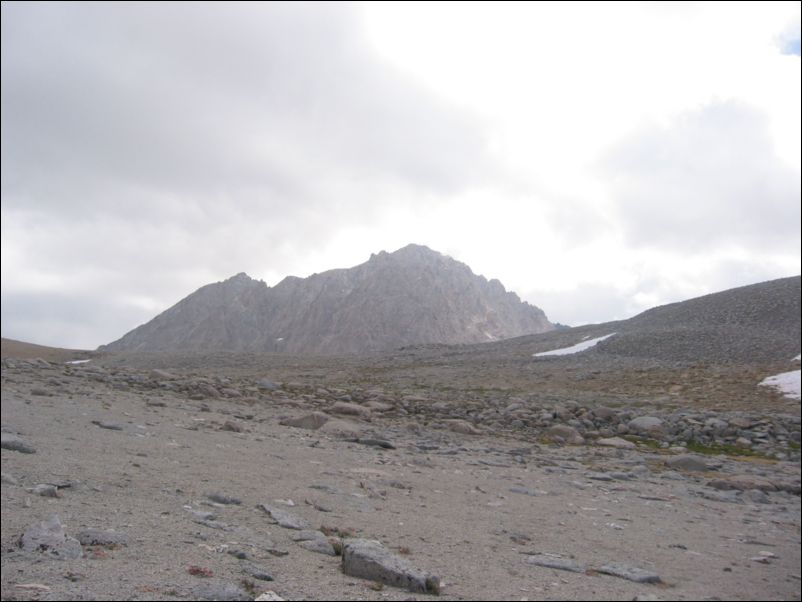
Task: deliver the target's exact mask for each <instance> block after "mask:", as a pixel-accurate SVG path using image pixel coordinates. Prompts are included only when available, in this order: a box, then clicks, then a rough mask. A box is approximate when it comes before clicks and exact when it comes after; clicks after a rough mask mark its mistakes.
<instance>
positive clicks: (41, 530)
mask: <svg viewBox="0 0 802 602" xmlns="http://www.w3.org/2000/svg"><path fill="white" fill-rule="evenodd" d="M19 546H20V548H22V549H23V550H25V551H26V552H40V553H42V554H46V555H47V556H49V557H51V558H57V559H59V560H65V559H68V558H69V559H71V558H81V557H82V556H83V555H84V551H83V549H82V548H81V544H80V542H79V541H78V540H77V539H75V538H73V537H68V536H67V534H66V533H65V532H64V525H62V524H61V520H60V519H59V517H58V516H57V515H55V514H53V515H52V516H49V517H48V518H47V519H45V520H43V521H42V522H39V523H34V524H32V525H31V526H29V527H28V528H27V529H26V530H25V533H23V534H22V537H21V538H20V540H19Z"/></svg>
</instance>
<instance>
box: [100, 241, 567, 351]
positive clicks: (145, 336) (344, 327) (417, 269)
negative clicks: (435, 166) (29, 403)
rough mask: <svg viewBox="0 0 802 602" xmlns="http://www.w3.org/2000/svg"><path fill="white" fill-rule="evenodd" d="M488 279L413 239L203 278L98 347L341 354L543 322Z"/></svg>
mask: <svg viewBox="0 0 802 602" xmlns="http://www.w3.org/2000/svg"><path fill="white" fill-rule="evenodd" d="M553 329H554V326H553V325H552V324H551V323H550V322H549V321H548V319H547V318H546V315H545V314H544V313H543V311H542V310H541V309H539V308H537V307H534V306H532V305H529V304H528V303H525V302H522V301H521V300H520V299H519V298H518V296H517V295H516V294H515V293H512V292H507V291H506V290H505V289H504V287H503V286H502V284H501V283H500V282H499V281H498V280H490V281H488V280H487V279H485V278H484V277H482V276H477V275H475V274H474V273H473V272H472V271H471V269H470V268H469V267H468V266H466V265H465V264H463V263H460V262H458V261H455V260H453V259H451V258H450V257H446V256H445V255H441V254H440V253H437V252H436V251H432V250H431V249H429V248H427V247H423V246H419V245H409V246H407V247H404V248H403V249H400V250H398V251H396V252H394V253H386V252H381V253H379V254H376V255H373V256H371V258H370V260H369V261H367V262H366V263H363V264H361V265H358V266H356V267H353V268H350V269H339V270H330V271H328V272H324V273H322V274H314V275H312V276H310V277H308V278H303V279H302V278H296V277H288V278H285V279H284V280H282V281H281V282H280V283H279V284H277V285H276V286H274V287H272V288H271V287H268V286H267V285H266V284H265V283H264V282H261V281H257V280H253V279H251V278H250V277H248V276H247V275H246V274H244V273H241V274H237V275H236V276H234V277H232V278H229V279H228V280H226V281H224V282H218V283H215V284H209V285H207V286H204V287H202V288H201V289H199V290H198V291H196V292H195V293H193V294H191V295H190V296H188V297H186V298H185V299H184V300H182V301H180V302H179V303H178V304H176V305H174V306H173V307H171V308H170V309H168V310H167V311H165V312H164V313H162V314H160V315H159V316H157V317H156V318H154V319H153V320H151V321H150V322H148V323H147V324H144V325H142V326H140V327H138V328H136V329H134V330H132V331H131V332H129V333H128V334H126V335H125V336H124V337H122V338H121V339H119V340H117V341H115V342H113V343H110V344H109V345H106V346H104V347H101V349H102V350H104V351H208V350H221V351H222V350H230V351H280V352H291V353H349V352H369V351H381V350H387V349H393V348H397V347H401V346H405V345H420V344H430V343H445V344H460V343H480V342H487V341H495V340H500V339H506V338H510V337H515V336H521V335H525V334H537V333H541V332H546V331H550V330H553Z"/></svg>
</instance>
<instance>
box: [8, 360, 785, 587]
mask: <svg viewBox="0 0 802 602" xmlns="http://www.w3.org/2000/svg"><path fill="white" fill-rule="evenodd" d="M43 390H44V392H45V393H46V394H42V391H43ZM154 402H155V404H157V405H154ZM161 404H164V405H161ZM310 409H311V408H310V407H307V405H306V404H305V400H304V398H303V396H300V397H298V398H295V399H292V400H290V401H287V402H283V403H278V402H271V401H268V400H265V399H263V398H262V399H217V400H205V401H203V402H200V401H192V400H189V399H187V398H185V397H181V396H179V395H176V394H173V393H171V392H169V391H153V392H152V393H145V392H138V391H132V390H117V389H115V388H113V387H110V386H109V385H108V384H107V383H105V382H100V381H95V380H92V379H88V378H78V377H75V376H71V375H70V374H67V373H64V371H63V369H61V368H60V367H57V368H54V369H47V368H42V369H26V370H24V371H17V370H11V369H4V370H3V387H2V425H3V429H4V431H5V432H12V433H16V434H18V435H19V436H20V437H22V438H23V439H24V440H25V441H27V442H28V443H30V445H32V446H33V447H34V448H35V449H36V453H33V454H23V453H19V452H17V451H12V450H8V449H3V450H2V472H3V474H4V479H3V485H2V598H3V599H4V600H13V599H17V600H32V599H39V600H62V599H74V600H105V599H123V600H155V599H175V600H179V599H184V600H185V599H198V598H203V597H207V598H214V597H219V596H220V594H219V593H218V594H216V593H215V591H218V592H219V591H221V590H220V589H219V586H222V585H223V584H233V585H234V586H237V587H240V588H242V589H244V590H249V591H250V592H251V594H252V595H258V594H260V593H262V592H264V591H267V590H272V591H274V592H276V593H277V594H278V595H279V596H281V597H283V598H285V599H288V600H300V599H317V600H329V599H342V600H410V599H427V598H432V596H429V595H424V594H412V593H410V592H407V591H404V590H400V589H397V588H394V587H389V586H384V587H381V586H378V585H376V584H374V583H373V582H370V581H366V580H363V579H359V578H355V577H352V576H348V575H345V574H343V572H342V571H341V568H340V558H339V557H330V556H325V555H322V554H318V553H314V552H311V551H309V550H306V549H304V548H302V547H301V546H300V545H299V544H298V543H296V542H294V541H293V540H292V536H293V535H294V534H295V533H296V532H295V531H293V530H289V529H284V528H281V527H280V526H278V525H277V524H273V523H272V522H271V520H270V519H269V517H268V516H267V514H266V513H265V512H264V511H262V510H261V509H259V508H257V505H258V504H262V503H266V504H271V505H274V506H279V507H282V508H285V509H286V510H287V511H289V512H291V513H293V514H295V515H297V516H299V517H302V518H304V519H306V520H307V521H308V522H309V523H310V524H311V526H312V527H313V528H320V527H322V526H325V527H328V528H330V529H334V530H338V531H339V532H341V533H352V534H354V535H356V536H359V537H365V538H370V539H377V540H380V541H381V542H382V543H383V544H384V545H385V546H386V547H387V548H388V549H390V550H393V551H395V552H398V553H399V554H401V555H402V556H403V557H404V558H406V559H407V560H408V561H409V562H411V563H412V564H414V565H415V566H417V567H419V568H421V569H423V570H425V571H427V572H430V573H432V574H435V575H437V576H439V577H440V579H441V581H442V591H441V596H440V597H441V598H443V599H447V600H482V599H493V600H632V599H647V600H648V599H654V600H717V599H722V600H799V599H800V498H799V496H798V495H794V494H792V493H786V492H782V491H780V492H770V493H769V494H767V496H766V498H765V499H762V500H760V503H758V502H754V503H753V501H752V498H744V499H739V500H738V502H737V503H734V502H732V501H719V500H718V499H716V494H718V493H720V492H717V491H715V490H713V489H712V488H711V487H709V485H708V482H709V481H710V479H712V478H720V477H722V476H728V475H740V474H750V475H762V476H764V477H767V478H772V479H776V480H786V481H788V480H791V481H792V480H794V479H796V480H798V479H799V463H798V462H796V463H794V462H774V463H768V462H756V461H751V462H747V461H743V460H741V461H739V460H736V459H733V458H724V457H718V458H716V459H715V462H716V470H714V471H710V472H706V473H684V472H682V471H668V470H666V469H665V467H664V466H663V465H662V459H663V456H662V455H659V454H657V453H655V452H654V451H653V450H649V449H647V448H638V449H637V450H618V449H612V448H605V447H599V446H596V445H583V446H565V447H556V446H550V445H544V444H542V443H537V442H534V441H532V442H525V441H524V442H522V441H520V440H513V439H505V438H501V437H487V436H483V435H463V434H459V433H454V432H450V431H448V430H445V429H443V428H440V427H439V426H438V425H435V424H429V425H423V424H421V423H420V422H418V421H416V420H415V418H414V417H396V418H392V419H383V418H379V417H374V419H373V421H372V422H370V423H355V424H357V428H359V429H361V435H362V436H363V437H366V436H372V437H381V438H383V439H385V440H387V441H389V442H391V443H392V444H393V445H394V446H395V449H381V448H377V447H373V446H368V445H362V444H359V443H355V442H349V441H345V440H342V439H341V438H338V437H337V436H336V435H334V434H328V433H322V432H320V431H312V430H305V429H299V428H294V427H288V426H282V425H281V424H279V422H280V420H281V419H282V418H285V417H288V416H301V415H303V414H305V413H308V411H309V410H310ZM93 421H95V422H93ZM102 421H107V422H111V423H116V424H118V425H119V426H121V427H122V430H110V429H107V428H101V427H100V426H98V424H96V422H102ZM227 422H228V423H230V424H234V425H236V427H237V428H241V429H242V431H241V432H236V431H235V430H226V426H225V425H226V423H227ZM612 473H625V474H627V475H629V476H628V477H627V478H626V479H622V480H619V479H611V480H597V479H596V478H594V477H595V476H598V475H599V474H612ZM7 477H9V478H8V479H7ZM7 480H9V481H13V482H16V484H12V483H11V482H6V481H7ZM44 483H51V484H56V485H58V486H59V489H58V497H55V498H54V497H43V496H40V495H37V494H36V493H34V492H33V491H32V490H31V488H33V487H34V486H36V485H37V484H44ZM210 493H223V494H226V495H228V496H232V497H235V498H238V499H240V500H241V502H242V503H241V504H240V505H215V504H214V503H212V502H210V500H209V499H208V497H207V495H208V494H210ZM755 499H757V498H755ZM290 503H291V504H293V505H290ZM189 509H195V510H201V511H210V512H214V513H215V514H216V515H217V518H216V520H217V521H218V522H219V523H224V524H225V525H227V526H228V527H229V528H230V529H231V530H229V531H224V530H220V529H215V528H210V527H209V526H205V525H202V524H199V523H197V522H195V521H194V516H193V515H192V514H191V513H190V511H189ZM53 514H57V515H58V516H59V517H60V520H61V522H62V523H63V525H64V527H65V529H66V532H67V534H68V535H71V536H75V534H76V533H78V532H79V531H81V530H83V529H86V528H98V529H114V530H116V531H122V532H125V533H126V534H128V536H129V542H128V544H127V545H122V546H117V547H114V548H104V547H100V546H84V557H83V558H80V559H75V560H51V559H49V558H46V557H45V556H44V555H42V554H37V553H25V552H22V551H21V550H20V549H19V547H18V540H19V539H20V536H21V535H22V534H23V532H24V531H25V530H26V528H27V527H28V526H29V525H31V524H34V523H36V522H38V521H42V520H44V519H45V518H47V517H48V516H50V515H53ZM232 550H240V551H244V552H245V553H246V554H247V555H248V558H249V559H250V560H251V561H252V562H253V563H254V564H257V565H259V566H260V567H262V568H264V569H265V570H267V571H268V572H270V573H271V574H272V575H273V577H274V579H275V580H274V581H272V582H265V581H258V580H254V579H252V578H251V577H249V575H248V574H246V573H244V572H243V570H242V567H241V561H240V560H238V559H237V558H235V557H234V556H233V555H232V554H230V553H228V552H229V551H232ZM285 552H286V554H285V555H282V554H284V553H285ZM528 554H552V555H555V557H561V558H563V559H570V560H572V561H573V562H576V563H578V564H582V565H585V566H586V567H587V570H586V571H585V572H581V573H572V572H567V571H560V570H555V569H549V568H543V567H539V566H531V565H529V564H527V563H526V562H525V559H526V558H527V555H528ZM607 563H617V564H622V565H627V566H630V567H638V568H642V569H646V570H649V571H653V572H655V573H657V574H659V576H660V578H661V581H662V582H661V583H659V584H639V583H634V582H631V581H627V580H624V579H621V578H617V577H613V576H608V575H603V574H600V573H599V572H598V571H597V570H596V569H598V568H600V567H601V566H603V565H605V564H607ZM191 566H195V567H200V568H201V569H203V571H204V572H206V571H208V572H210V574H211V576H210V577H203V576H199V575H193V574H191V573H190V571H189V567H191ZM195 572H197V571H195ZM214 587H218V590H214ZM210 592H211V593H210ZM637 597H640V598H637Z"/></svg>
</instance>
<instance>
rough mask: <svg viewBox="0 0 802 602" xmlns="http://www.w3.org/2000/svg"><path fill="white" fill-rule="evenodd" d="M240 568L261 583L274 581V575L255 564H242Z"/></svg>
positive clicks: (244, 562)
mask: <svg viewBox="0 0 802 602" xmlns="http://www.w3.org/2000/svg"><path fill="white" fill-rule="evenodd" d="M240 568H241V569H242V570H243V571H245V572H246V573H248V574H249V575H250V576H251V577H253V578H254V579H259V580H260V581H273V575H271V574H270V573H268V572H267V571H266V570H264V569H263V568H262V567H260V566H258V565H256V564H254V563H253V562H248V561H243V562H240Z"/></svg>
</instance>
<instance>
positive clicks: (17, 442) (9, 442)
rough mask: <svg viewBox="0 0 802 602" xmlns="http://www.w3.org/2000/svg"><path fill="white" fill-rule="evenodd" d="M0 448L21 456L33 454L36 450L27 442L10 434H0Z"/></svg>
mask: <svg viewBox="0 0 802 602" xmlns="http://www.w3.org/2000/svg"><path fill="white" fill-rule="evenodd" d="M0 447H2V448H3V449H10V450H12V451H17V452H20V453H23V454H35V453H36V449H34V447H33V446H32V445H31V444H29V443H28V442H27V441H25V440H24V439H22V438H21V437H18V436H17V435H13V434H11V433H0Z"/></svg>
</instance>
